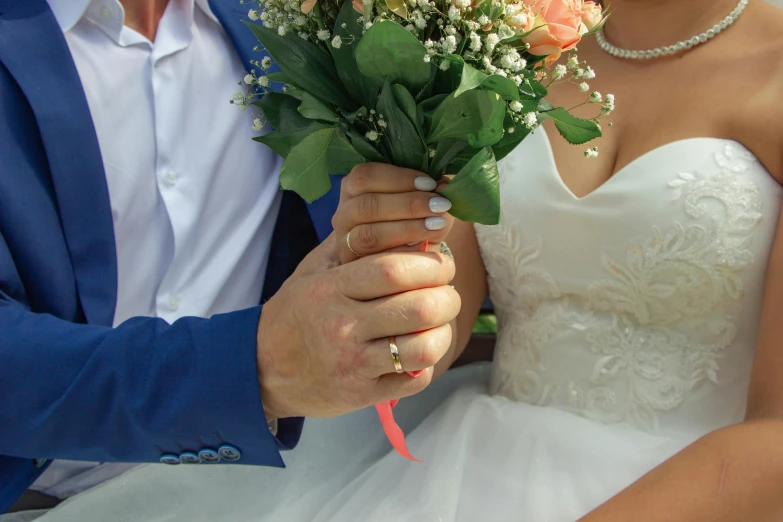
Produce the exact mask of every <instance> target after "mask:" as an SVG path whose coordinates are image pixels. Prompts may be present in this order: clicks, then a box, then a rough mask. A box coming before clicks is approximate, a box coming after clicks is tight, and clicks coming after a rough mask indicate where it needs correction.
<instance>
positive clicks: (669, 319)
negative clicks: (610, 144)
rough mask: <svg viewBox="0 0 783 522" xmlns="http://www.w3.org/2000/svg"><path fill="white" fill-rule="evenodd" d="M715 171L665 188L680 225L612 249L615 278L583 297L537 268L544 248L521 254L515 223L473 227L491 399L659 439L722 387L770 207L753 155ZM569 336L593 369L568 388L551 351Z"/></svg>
mask: <svg viewBox="0 0 783 522" xmlns="http://www.w3.org/2000/svg"><path fill="white" fill-rule="evenodd" d="M715 160H716V168H714V169H710V170H711V172H709V173H700V172H682V173H679V174H677V175H676V178H675V179H673V180H671V181H669V182H668V186H667V189H668V190H669V191H670V193H671V196H672V198H673V200H675V201H679V202H681V203H682V205H683V206H682V210H683V213H682V219H677V216H671V218H670V220H669V223H670V224H668V225H666V226H665V227H664V228H665V230H662V229H661V227H659V226H652V231H651V233H650V234H649V235H648V236H647V237H644V238H641V239H640V240H631V241H628V242H627V243H626V246H621V245H607V247H606V248H604V249H603V252H602V254H601V259H600V264H601V266H602V269H603V271H604V274H605V275H606V276H608V277H604V278H600V279H597V280H596V281H594V282H593V283H592V284H590V285H589V287H588V289H587V292H586V295H576V296H574V295H564V294H563V293H562V292H561V291H560V289H559V287H558V283H557V280H556V279H555V278H554V277H553V276H552V275H551V274H550V273H549V272H548V271H547V270H546V267H545V266H542V263H541V262H540V257H541V255H542V252H543V248H545V245H544V242H543V240H541V239H537V240H536V241H532V242H530V241H529V240H528V241H529V243H530V244H528V245H522V244H521V241H522V239H521V236H522V234H521V233H520V231H519V230H518V229H517V227H518V224H517V223H515V222H514V221H505V220H504V221H502V222H501V224H500V225H498V226H497V227H483V226H477V227H476V233H477V237H478V239H479V243H480V244H481V245H482V256H483V258H484V262H485V265H486V268H487V270H488V273H489V284H490V291H491V297H492V299H493V302H494V303H495V306H496V310H497V313H498V320H499V326H500V333H499V337H498V345H497V349H496V362H495V376H494V378H493V383H492V391H493V393H497V394H500V395H504V396H507V397H509V398H511V399H514V400H520V401H524V402H529V403H532V404H539V405H544V404H552V403H561V404H563V405H564V406H566V407H569V408H571V409H573V410H575V411H578V412H579V413H581V414H582V415H585V416H587V417H590V418H594V419H597V420H600V421H603V422H608V423H616V422H623V423H629V424H632V425H635V426H637V427H639V428H642V429H646V430H655V429H657V428H658V426H659V421H658V414H659V413H660V412H666V411H670V410H673V409H674V408H677V407H678V406H679V405H680V404H682V402H683V401H684V399H685V397H686V396H687V394H688V393H689V392H691V391H693V390H695V389H697V388H699V387H701V386H704V385H705V383H712V384H717V383H718V381H719V376H720V371H721V367H720V359H721V355H722V353H723V352H724V350H725V349H726V348H727V347H729V346H730V345H731V344H732V342H733V340H734V338H735V335H736V331H737V328H736V325H735V323H734V320H735V319H734V317H733V315H732V313H731V310H732V305H733V304H735V303H736V302H737V300H739V299H740V298H741V297H742V295H743V279H742V277H741V275H742V272H743V271H744V270H746V269H747V268H748V267H750V266H751V265H752V264H753V262H754V255H753V252H752V250H751V248H750V247H751V243H752V239H753V233H754V231H755V230H756V229H757V227H758V225H759V223H760V222H761V219H762V213H761V210H762V198H761V193H760V190H759V188H758V187H757V185H756V184H755V183H754V182H753V181H752V178H751V177H750V176H746V175H745V174H746V173H747V172H748V170H749V169H750V168H751V165H752V164H753V163H754V162H755V161H756V160H755V158H754V157H753V156H752V155H751V154H750V153H748V152H747V151H745V150H744V149H742V148H740V147H739V146H737V145H736V144H727V145H726V146H725V147H724V148H723V149H722V150H721V151H720V152H719V153H717V154H716V155H715ZM527 237H528V238H529V237H530V235H529V234H528V236H527ZM620 252H623V253H622V254H620V255H618V254H619V253H620ZM564 330H569V331H570V333H572V334H573V335H574V336H578V338H579V339H581V341H580V342H579V345H580V346H581V350H582V352H584V351H587V352H589V354H590V356H591V357H592V358H593V359H594V364H593V365H592V367H590V368H585V375H584V376H582V377H580V378H578V379H569V380H567V381H566V382H563V381H564V379H562V377H561V378H560V379H558V376H556V375H553V374H550V373H549V372H548V370H547V366H546V359H547V351H548V350H553V349H555V348H554V347H553V345H552V344H550V343H549V340H550V338H551V337H552V335H553V334H555V333H558V332H562V331H564ZM577 381H578V382H577ZM561 389H563V390H564V391H565V394H564V397H561V396H560V393H559V391H560V390H561Z"/></svg>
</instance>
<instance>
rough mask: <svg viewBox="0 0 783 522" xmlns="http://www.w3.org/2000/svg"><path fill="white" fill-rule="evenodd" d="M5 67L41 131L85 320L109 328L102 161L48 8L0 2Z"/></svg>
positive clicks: (110, 280)
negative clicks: (21, 93)
mask: <svg viewBox="0 0 783 522" xmlns="http://www.w3.org/2000/svg"><path fill="white" fill-rule="evenodd" d="M0 61H2V62H3V64H4V65H5V66H6V68H7V69H8V70H9V71H10V73H11V75H12V76H13V77H14V79H15V80H16V82H17V83H18V85H19V87H20V88H21V90H22V92H24V94H25V96H26V97H27V101H28V103H29V104H30V106H31V107H32V110H33V113H34V114H35V118H36V120H37V123H38V128H39V129H40V133H41V138H42V141H43V144H44V147H45V149H46V155H47V158H48V160H49V169H50V172H51V176H52V182H53V185H54V190H55V196H56V199H57V204H58V206H59V211H60V216H61V219H62V228H63V233H64V234H65V238H66V242H67V244H68V251H69V253H70V257H71V263H72V264H73V269H74V274H75V277H76V284H77V288H78V290H79V296H80V301H81V305H82V310H83V311H84V315H85V317H86V319H87V321H88V322H89V323H93V324H103V325H111V324H112V321H113V319H114V308H115V306H116V300H117V261H116V250H115V244H114V226H113V224H112V221H111V206H110V203H109V191H108V187H107V185H106V177H105V173H104V170H103V161H102V159H101V154H100V147H99V145H98V138H97V136H96V134H95V128H94V126H93V123H92V117H91V115H90V108H89V106H88V105H87V99H86V97H85V95H84V91H83V89H82V84H81V80H80V79H79V74H78V72H77V70H76V66H75V64H74V63H73V59H72V57H71V53H70V51H69V49H68V45H67V43H66V42H65V37H64V36H63V33H62V30H61V29H60V26H59V25H58V24H57V21H56V20H55V18H54V15H53V14H52V12H51V10H50V9H49V6H48V4H47V3H46V1H45V0H0Z"/></svg>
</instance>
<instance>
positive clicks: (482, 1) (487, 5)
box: [474, 0, 504, 22]
mask: <svg viewBox="0 0 783 522" xmlns="http://www.w3.org/2000/svg"><path fill="white" fill-rule="evenodd" d="M503 7H504V6H503V3H502V2H498V1H497V0H478V1H477V2H476V3H475V6H474V10H475V13H476V14H475V17H476V19H479V18H480V17H481V15H487V17H489V19H490V20H491V21H493V22H494V21H495V20H497V19H498V17H499V16H500V15H501V14H503Z"/></svg>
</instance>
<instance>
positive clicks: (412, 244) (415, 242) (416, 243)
mask: <svg viewBox="0 0 783 522" xmlns="http://www.w3.org/2000/svg"><path fill="white" fill-rule="evenodd" d="M418 244H419V242H418V241H414V242H413V243H408V246H416V245H418Z"/></svg>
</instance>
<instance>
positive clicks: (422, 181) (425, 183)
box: [413, 176, 438, 192]
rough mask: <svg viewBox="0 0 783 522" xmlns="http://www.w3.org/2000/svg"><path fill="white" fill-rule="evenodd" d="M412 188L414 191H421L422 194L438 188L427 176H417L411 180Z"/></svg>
mask: <svg viewBox="0 0 783 522" xmlns="http://www.w3.org/2000/svg"><path fill="white" fill-rule="evenodd" d="M413 186H414V187H416V190H421V191H422V192H432V191H433V190H435V187H437V186H438V183H437V182H436V181H435V180H434V179H432V178H431V177H429V176H419V177H418V178H416V179H414V180H413Z"/></svg>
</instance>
